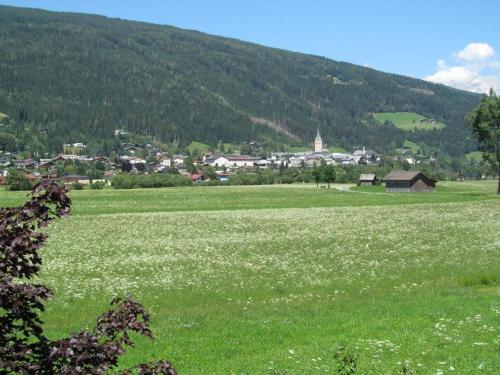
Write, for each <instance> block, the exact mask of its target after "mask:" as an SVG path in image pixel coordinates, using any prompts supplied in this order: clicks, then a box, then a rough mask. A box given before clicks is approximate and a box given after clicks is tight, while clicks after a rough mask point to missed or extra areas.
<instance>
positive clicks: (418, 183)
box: [384, 171, 436, 193]
mask: <svg viewBox="0 0 500 375" xmlns="http://www.w3.org/2000/svg"><path fill="white" fill-rule="evenodd" d="M384 181H385V191H387V192H389V193H430V192H434V191H435V190H436V181H435V180H433V179H432V178H429V177H427V176H426V175H424V174H423V173H422V172H420V171H392V172H391V173H389V174H388V175H387V176H385V178H384Z"/></svg>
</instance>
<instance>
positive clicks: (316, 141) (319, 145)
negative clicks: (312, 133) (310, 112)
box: [314, 128, 323, 152]
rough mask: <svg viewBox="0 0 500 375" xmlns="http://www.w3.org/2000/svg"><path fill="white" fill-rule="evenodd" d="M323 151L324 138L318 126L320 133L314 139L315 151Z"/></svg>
mask: <svg viewBox="0 0 500 375" xmlns="http://www.w3.org/2000/svg"><path fill="white" fill-rule="evenodd" d="M321 151H323V140H322V139H321V136H320V135H319V128H318V133H317V134H316V138H315V139H314V152H321Z"/></svg>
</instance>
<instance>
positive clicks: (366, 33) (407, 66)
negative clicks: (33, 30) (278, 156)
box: [0, 0, 500, 91]
mask: <svg viewBox="0 0 500 375" xmlns="http://www.w3.org/2000/svg"><path fill="white" fill-rule="evenodd" d="M0 4H5V5H14V6H22V7H35V8H43V9H49V10H60V11H71V12H83V13H94V14H101V15H106V16H109V17H119V18H124V19H133V20H141V21H146V22H153V23H157V24H168V25H174V26H177V27H181V28H186V29H195V30H199V31H203V32H207V33H210V34H216V35H223V36H228V37H233V38H237V39H242V40H246V41H251V42H255V43H259V44H263V45H266V46H272V47H278V48H283V49H288V50H292V51H300V52H305V53H312V54H315V55H320V56H326V57H329V58H332V59H335V60H342V61H348V62H352V63H355V64H359V65H369V66H372V67H373V68H375V69H379V70H383V71H387V72H393V73H399V74H404V75H409V76H414V77H418V78H427V79H429V80H433V81H436V82H441V83H445V84H449V85H451V86H456V87H459V88H464V89H468V90H473V91H485V90H487V87H488V86H494V87H495V88H496V89H497V91H500V61H499V60H500V29H499V28H498V20H499V15H500V1H498V0H474V1H472V0H469V1H465V0H455V1H451V0H434V1H429V0H418V1H417V0H414V1H410V0H398V1H396V0H386V1H376V0H372V1H369V0H351V1H334V0H331V1H326V0H309V1H303V0H300V1H299V0H288V1H285V0H274V1H272V0H267V1H261V0H253V1H237V0H232V1H228V0H213V1H207V0H204V1H202V0H181V1H169V0H164V1H160V0H143V1H131V0H121V1H114V0H113V1H110V0H107V1H106V0H71V1H68V0H38V1H32V0H12V1H4V0H0ZM471 43H472V44H471ZM466 48H467V49H466ZM497 51H498V52H497Z"/></svg>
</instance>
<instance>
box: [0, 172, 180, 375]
mask: <svg viewBox="0 0 500 375" xmlns="http://www.w3.org/2000/svg"><path fill="white" fill-rule="evenodd" d="M70 204H71V200H70V199H69V197H68V196H67V195H66V190H65V189H64V188H61V187H59V186H58V185H57V184H56V183H55V182H53V181H47V182H43V183H41V184H38V185H37V186H35V187H34V188H33V192H32V194H31V197H30V199H29V200H28V201H27V202H26V203H25V204H24V206H22V207H14V208H2V209H0V279H1V281H0V374H105V373H106V372H109V371H110V370H113V369H116V367H117V366H118V359H119V357H120V356H121V355H122V354H123V353H124V352H125V349H126V348H127V347H130V346H133V342H132V340H131V339H130V336H129V333H130V332H137V333H139V334H142V335H144V336H146V337H149V338H153V334H152V332H151V330H150V328H149V324H148V323H149V317H148V314H147V313H146V311H145V310H144V308H143V307H142V306H141V305H140V304H139V303H137V302H135V301H133V300H131V299H128V298H125V299H124V298H116V299H114V300H113V301H112V302H111V308H110V310H109V311H108V312H106V313H105V314H103V315H101V316H100V317H99V318H98V319H97V324H96V326H95V328H94V329H93V330H91V331H87V330H85V331H81V332H78V333H75V334H72V335H71V336H70V337H68V338H64V339H61V340H56V341H51V340H49V339H47V338H46V337H45V335H44V332H43V327H42V321H41V320H40V313H41V312H42V311H44V302H45V301H47V300H48V299H49V298H51V297H52V292H51V291H50V289H48V288H46V287H45V286H43V285H41V284H34V283H30V282H29V281H30V279H31V278H32V277H33V276H35V275H37V274H38V272H39V271H40V267H41V265H42V259H41V257H40V254H39V250H40V249H41V248H42V247H43V245H44V243H45V240H46V238H47V235H46V234H44V233H41V232H39V231H38V229H40V228H41V227H45V226H47V225H48V224H49V223H50V222H51V221H52V220H53V219H55V218H62V217H66V216H68V215H69V212H70ZM121 374H124V375H128V374H168V375H175V374H176V371H175V370H174V369H173V368H172V366H171V364H170V363H169V362H166V361H158V362H156V363H152V364H141V365H138V366H136V367H134V368H132V369H128V370H124V371H122V372H121Z"/></svg>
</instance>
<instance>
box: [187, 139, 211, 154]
mask: <svg viewBox="0 0 500 375" xmlns="http://www.w3.org/2000/svg"><path fill="white" fill-rule="evenodd" d="M186 149H187V150H188V151H189V153H190V154H193V152H194V151H195V150H198V152H199V153H202V154H203V153H206V152H208V151H209V150H210V145H207V144H205V143H201V142H197V141H193V142H191V143H190V144H189V146H187V147H186Z"/></svg>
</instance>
